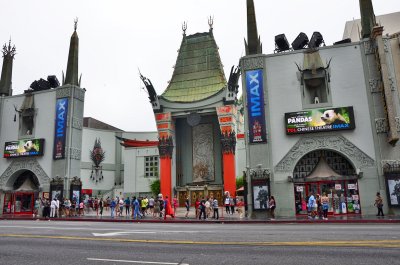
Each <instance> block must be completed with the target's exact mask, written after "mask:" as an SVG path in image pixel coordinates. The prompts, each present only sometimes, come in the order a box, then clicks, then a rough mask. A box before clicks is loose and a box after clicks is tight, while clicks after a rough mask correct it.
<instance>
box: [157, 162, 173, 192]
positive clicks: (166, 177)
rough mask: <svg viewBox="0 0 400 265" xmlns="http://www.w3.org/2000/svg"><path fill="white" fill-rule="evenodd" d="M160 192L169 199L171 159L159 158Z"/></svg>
mask: <svg viewBox="0 0 400 265" xmlns="http://www.w3.org/2000/svg"><path fill="white" fill-rule="evenodd" d="M160 171H161V172H160V191H161V194H162V195H163V196H164V198H165V196H168V198H171V190H172V186H171V158H169V157H161V158H160Z"/></svg>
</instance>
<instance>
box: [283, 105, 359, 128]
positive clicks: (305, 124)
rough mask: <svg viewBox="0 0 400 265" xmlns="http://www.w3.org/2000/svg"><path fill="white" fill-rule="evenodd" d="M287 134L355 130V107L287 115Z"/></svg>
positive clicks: (306, 111) (313, 110)
mask: <svg viewBox="0 0 400 265" xmlns="http://www.w3.org/2000/svg"><path fill="white" fill-rule="evenodd" d="M285 124H286V134H300V133H310V132H327V131H328V132H329V131H341V130H353V129H355V127H356V124H355V121H354V111H353V107H341V108H325V109H312V110H305V111H298V112H290V113H285Z"/></svg>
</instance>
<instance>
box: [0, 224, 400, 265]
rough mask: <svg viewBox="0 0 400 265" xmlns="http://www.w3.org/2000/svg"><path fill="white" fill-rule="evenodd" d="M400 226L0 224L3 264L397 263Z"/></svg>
mask: <svg viewBox="0 0 400 265" xmlns="http://www.w3.org/2000/svg"><path fill="white" fill-rule="evenodd" d="M399 250H400V225H398V224H371V225H369V224H365V225H363V224H305V225H304V224H271V225H265V224H262V225H260V224H209V223H205V224H168V223H156V224H154V223H101V222H100V223H92V222H57V221H50V222H47V221H0V264H7V265H14V264H15V265H16V264H18V265H20V264H52V265H57V264H89V265H90V264H104V265H110V264H165V265H172V264H190V265H194V264H252V265H253V264H307V265H310V264H327V263H333V262H334V263H335V264H340V263H342V264H400V252H399Z"/></svg>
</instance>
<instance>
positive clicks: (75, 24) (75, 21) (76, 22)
mask: <svg viewBox="0 0 400 265" xmlns="http://www.w3.org/2000/svg"><path fill="white" fill-rule="evenodd" d="M77 28H78V18H75V20H74V30H75V31H76V29H77Z"/></svg>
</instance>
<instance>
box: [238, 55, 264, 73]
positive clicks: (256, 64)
mask: <svg viewBox="0 0 400 265" xmlns="http://www.w3.org/2000/svg"><path fill="white" fill-rule="evenodd" d="M241 65H242V67H241V68H242V69H243V70H254V69H262V68H264V58H263V57H254V58H246V59H243V60H242V62H241Z"/></svg>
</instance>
